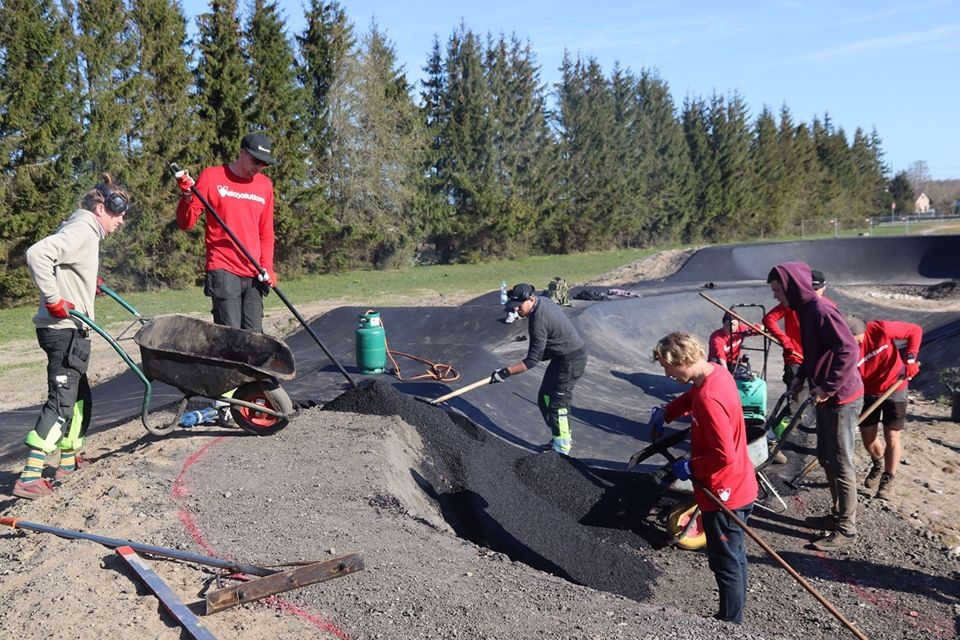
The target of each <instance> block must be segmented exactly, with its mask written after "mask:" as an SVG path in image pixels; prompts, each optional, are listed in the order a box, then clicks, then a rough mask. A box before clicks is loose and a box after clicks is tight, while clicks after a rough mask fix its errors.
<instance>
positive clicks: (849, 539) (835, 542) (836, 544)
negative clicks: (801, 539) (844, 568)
mask: <svg viewBox="0 0 960 640" xmlns="http://www.w3.org/2000/svg"><path fill="white" fill-rule="evenodd" d="M856 541H857V536H856V534H853V535H849V534H846V533H840V532H839V531H834V532H833V533H831V534H830V535H828V536H827V537H826V538H820V539H819V540H814V541H813V543H811V546H812V547H813V548H814V549H816V550H817V551H836V550H837V549H843V548H844V547H849V546H851V545H853V543H854V542H856Z"/></svg>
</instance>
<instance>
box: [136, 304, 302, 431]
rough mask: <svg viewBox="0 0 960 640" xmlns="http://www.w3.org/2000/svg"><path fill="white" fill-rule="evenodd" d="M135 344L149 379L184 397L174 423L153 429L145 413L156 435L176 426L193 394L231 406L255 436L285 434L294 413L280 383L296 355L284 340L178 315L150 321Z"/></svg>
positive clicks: (243, 426) (239, 422) (291, 373)
mask: <svg viewBox="0 0 960 640" xmlns="http://www.w3.org/2000/svg"><path fill="white" fill-rule="evenodd" d="M133 340H134V342H136V343H137V345H139V347H140V356H141V360H142V363H143V372H144V375H145V376H146V377H147V378H148V379H151V380H159V381H160V382H164V383H166V384H169V385H170V386H172V387H176V388H177V389H178V390H179V391H180V392H181V393H183V395H184V397H183V399H182V400H181V401H180V405H179V407H178V409H177V415H176V418H175V420H174V422H173V423H172V424H168V425H164V426H162V427H156V426H152V425H150V424H149V421H148V420H147V419H146V415H144V426H146V427H147V430H148V431H150V433H153V434H154V435H165V434H167V433H169V432H170V431H171V430H172V429H173V428H174V427H175V426H177V424H179V421H180V418H181V417H182V415H183V412H184V410H185V409H186V407H187V402H188V401H189V400H190V398H192V397H193V396H202V397H205V398H212V399H215V400H220V401H223V402H226V403H227V404H229V405H230V414H231V415H232V416H233V419H234V420H235V421H236V423H237V425H238V426H239V427H240V428H241V429H243V430H244V431H247V432H248V433H252V434H254V435H264V436H265V435H271V434H274V433H276V432H277V431H280V430H281V429H283V428H284V427H285V426H287V424H288V423H289V421H290V418H291V417H292V416H293V414H294V410H293V403H292V402H291V400H290V396H288V395H287V392H286V391H284V390H283V388H282V387H281V386H280V383H279V382H278V380H279V379H284V380H289V379H291V378H293V377H294V375H295V373H296V368H295V365H294V361H293V353H292V352H291V351H290V348H289V347H287V345H286V344H284V343H283V342H281V341H279V340H276V339H274V338H271V337H270V336H268V335H265V334H262V333H258V332H255V331H247V330H245V329H235V328H233V327H224V326H222V325H218V324H213V323H212V322H207V321H205V320H200V319H198V318H193V317H190V316H184V315H178V314H171V315H165V316H159V317H157V318H154V319H153V320H150V321H149V322H147V323H146V324H144V325H143V327H141V328H140V330H139V331H138V332H137V333H136V335H134V336H133ZM231 390H234V391H233V392H232V393H229V395H227V394H228V392H230V391H231Z"/></svg>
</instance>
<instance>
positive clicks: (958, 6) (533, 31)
mask: <svg viewBox="0 0 960 640" xmlns="http://www.w3.org/2000/svg"><path fill="white" fill-rule="evenodd" d="M239 2H240V6H241V10H242V11H246V10H247V8H248V7H249V2H248V0H239ZM303 4H304V2H303V1H302V0H278V5H279V6H280V8H281V12H282V13H283V14H284V15H285V17H286V21H287V26H288V28H289V31H290V33H291V34H293V33H297V32H299V31H301V30H302V28H303V8H302V7H303ZM340 5H341V7H343V8H344V10H345V11H346V13H347V16H348V17H349V19H350V20H351V21H352V22H353V23H354V26H355V28H356V31H357V32H358V33H364V32H366V31H368V30H369V27H370V25H371V21H374V20H375V21H376V24H377V25H378V28H379V30H380V31H381V32H383V33H385V34H386V36H387V38H388V40H389V41H390V42H391V43H392V44H393V47H394V50H395V51H396V52H397V56H398V59H399V61H400V63H401V64H403V65H404V66H405V68H406V71H407V75H408V77H409V78H410V79H411V80H418V79H419V78H420V76H421V69H422V67H423V66H424V64H425V62H426V60H427V56H428V54H429V51H430V49H431V46H432V43H433V38H434V36H435V35H436V36H438V37H439V39H440V42H441V45H443V44H445V43H446V41H447V39H448V37H449V36H450V34H451V33H453V31H454V30H456V29H457V28H458V26H459V25H460V24H461V22H462V23H463V24H464V25H466V27H467V28H468V29H470V30H472V31H473V32H475V33H477V34H480V35H481V36H485V35H486V34H487V33H491V34H493V35H494V36H495V37H496V36H499V35H500V34H504V35H506V36H508V37H509V36H511V35H516V36H517V37H518V38H519V39H520V40H521V41H523V42H527V41H529V43H530V45H531V48H532V49H533V51H534V52H536V54H537V59H538V61H539V63H540V66H541V79H542V80H543V81H545V82H547V83H550V84H553V83H554V82H556V81H557V80H558V78H559V72H558V71H557V69H558V67H559V66H560V63H561V60H562V58H563V52H564V50H567V51H569V52H570V53H571V54H572V55H574V56H576V55H579V56H580V57H581V58H588V57H592V58H595V59H596V60H597V61H598V62H599V63H600V65H601V67H602V68H603V70H604V73H605V74H606V75H608V76H609V74H610V72H611V71H612V70H613V67H614V63H617V62H619V64H620V66H621V68H624V69H631V70H633V71H634V72H639V71H640V70H642V69H649V70H654V71H656V72H657V73H658V74H659V75H660V77H661V78H663V79H664V80H665V81H666V82H667V84H668V85H669V86H670V89H671V93H672V95H673V99H674V102H675V103H676V104H677V106H678V107H680V106H681V105H682V104H683V101H684V99H685V98H686V97H688V96H693V97H700V98H709V97H710V96H712V95H713V94H714V93H718V94H721V95H724V96H729V95H731V94H732V93H734V92H737V93H739V94H740V95H741V96H742V97H743V99H744V101H745V102H746V104H747V105H748V107H749V108H750V113H751V118H753V117H755V116H756V115H757V114H758V113H759V112H760V110H761V109H762V108H763V107H764V106H767V107H769V108H770V109H771V110H773V111H774V112H775V113H779V111H780V108H781V106H783V105H786V106H787V107H788V108H789V109H790V112H791V113H792V115H793V118H794V121H795V122H796V121H803V122H807V123H809V122H811V121H812V120H813V118H814V117H819V118H820V119H821V120H823V118H824V116H825V115H829V117H830V119H831V120H832V122H833V124H834V126H836V127H842V128H843V129H844V131H845V132H846V134H847V138H848V141H849V140H851V139H852V137H853V133H854V131H855V130H856V128H857V127H861V128H863V129H864V130H865V131H867V132H869V131H870V130H871V129H872V128H874V127H876V129H877V132H878V133H879V135H880V138H881V140H882V143H883V150H884V152H885V156H884V160H885V162H886V163H887V164H888V165H889V166H890V167H891V169H892V170H893V171H894V172H898V171H901V170H905V169H907V168H908V167H909V166H910V165H911V164H913V163H914V162H917V161H923V162H925V163H926V165H927V169H928V171H929V174H930V176H931V177H932V178H933V179H935V180H943V179H948V178H960V133H958V132H960V127H958V123H957V120H958V116H957V114H958V112H960V78H958V76H960V74H958V72H957V67H958V66H960V2H956V0H930V1H924V0H912V1H894V0H874V1H872V2H864V1H861V0H848V1H845V2H836V0H829V1H828V0H809V1H808V0H781V1H776V0H772V1H766V2H761V1H749V0H746V1H743V2H676V1H675V0H665V1H648V2H633V3H629V2H624V1H623V0H592V1H590V0H586V1H585V0H554V1H552V2H542V1H531V0H528V1H524V0H511V1H509V2H504V1H502V0H485V1H484V2H476V1H474V2H469V3H466V2H463V3H461V2H450V1H447V2H444V1H443V0H440V1H437V0H432V1H430V2H427V1H422V0H392V1H387V0H342V1H341V2H340ZM183 6H184V10H185V12H186V13H187V15H188V17H191V18H192V17H193V16H195V15H196V14H197V13H201V12H204V11H207V10H208V6H209V3H208V2H207V1H206V0H183Z"/></svg>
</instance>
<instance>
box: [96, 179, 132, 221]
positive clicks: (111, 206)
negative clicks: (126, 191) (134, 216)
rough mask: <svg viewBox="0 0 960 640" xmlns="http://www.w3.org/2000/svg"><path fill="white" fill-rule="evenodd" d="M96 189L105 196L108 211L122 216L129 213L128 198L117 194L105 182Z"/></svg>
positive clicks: (104, 200)
mask: <svg viewBox="0 0 960 640" xmlns="http://www.w3.org/2000/svg"><path fill="white" fill-rule="evenodd" d="M96 189H97V191H99V192H100V195H102V196H103V205H104V206H105V207H106V208H107V211H109V212H110V213H112V214H114V215H120V214H121V213H125V212H126V211H127V198H126V196H124V195H123V194H120V193H117V192H116V191H114V190H113V189H111V188H110V187H109V186H107V185H106V184H104V183H103V182H101V183H100V184H98V185H97V187H96Z"/></svg>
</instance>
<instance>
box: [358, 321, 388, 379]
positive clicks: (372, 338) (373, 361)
mask: <svg viewBox="0 0 960 640" xmlns="http://www.w3.org/2000/svg"><path fill="white" fill-rule="evenodd" d="M356 348H357V368H358V369H360V372H361V373H383V370H384V368H385V367H386V366H387V338H386V334H385V333H384V331H383V322H381V321H380V314H379V313H378V312H376V311H372V310H371V311H366V312H364V313H363V314H361V315H360V316H359V322H358V323H357V330H356Z"/></svg>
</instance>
